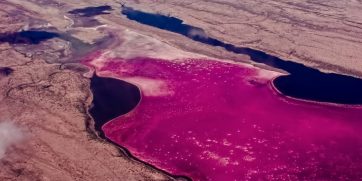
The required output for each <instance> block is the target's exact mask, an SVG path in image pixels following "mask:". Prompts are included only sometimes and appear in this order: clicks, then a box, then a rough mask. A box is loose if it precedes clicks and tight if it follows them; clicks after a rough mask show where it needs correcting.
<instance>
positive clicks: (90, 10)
mask: <svg viewBox="0 0 362 181" xmlns="http://www.w3.org/2000/svg"><path fill="white" fill-rule="evenodd" d="M111 10H113V9H112V7H111V6H97V7H86V8H80V9H74V10H71V11H68V13H69V14H73V15H78V16H82V17H92V16H97V15H102V14H109V12H107V11H111Z"/></svg>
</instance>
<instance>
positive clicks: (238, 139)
mask: <svg viewBox="0 0 362 181" xmlns="http://www.w3.org/2000/svg"><path fill="white" fill-rule="evenodd" d="M88 65H90V64H88ZM96 71H97V73H98V75H100V76H106V77H107V76H109V77H114V78H119V79H121V80H124V81H127V82H130V83H132V84H135V85H137V86H139V88H140V89H141V91H142V98H141V101H140V103H139V105H138V106H137V107H136V108H135V109H134V110H132V111H131V112H129V113H128V114H126V115H123V116H121V117H118V118H116V119H113V120H111V121H110V122H108V123H107V124H105V125H104V126H103V131H104V133H105V135H106V137H107V138H109V139H110V140H112V141H114V142H115V143H117V144H119V145H121V146H123V147H125V148H127V149H128V150H129V151H130V153H131V154H132V155H134V156H135V157H137V158H139V159H141V160H143V161H145V162H147V163H150V164H152V165H154V166H156V167H158V168H160V169H163V170H165V171H167V172H169V173H171V174H175V175H185V176H188V177H190V178H191V179H193V180H257V179H261V180H360V179H362V134H361V131H362V129H361V128H362V125H361V121H362V120H361V116H362V109H361V108H359V107H347V106H337V105H326V104H318V103H312V102H305V101H298V100H293V99H289V98H286V97H284V96H281V95H279V94H277V93H276V92H275V91H274V90H273V89H272V87H271V84H270V81H271V79H272V78H274V77H275V76H274V75H270V74H268V73H269V72H268V71H265V70H261V69H257V68H252V67H246V66H241V65H235V64H228V63H222V62H217V61H211V60H178V61H175V62H171V61H166V60H155V59H150V58H139V59H132V60H121V59H113V60H108V61H106V63H105V64H97V67H96ZM120 94H122V92H120Z"/></svg>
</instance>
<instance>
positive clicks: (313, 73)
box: [121, 6, 362, 104]
mask: <svg viewBox="0 0 362 181" xmlns="http://www.w3.org/2000/svg"><path fill="white" fill-rule="evenodd" d="M121 12H122V14H123V15H125V16H126V17H127V18H128V19H130V20H134V21H137V22H139V23H142V24H145V25H149V26H153V27H156V28H159V29H163V30H167V31H171V32H174V33H178V34H181V35H184V36H186V37H188V38H190V39H192V40H194V41H197V42H201V43H204V44H207V45H211V46H217V47H223V48H224V49H225V50H227V51H229V52H233V53H236V54H243V55H248V56H250V59H251V60H252V61H254V62H258V63H263V64H266V65H269V66H271V67H274V68H278V69H282V70H285V71H287V72H289V73H290V75H286V76H281V77H278V78H276V79H275V80H274V85H275V87H276V88H277V89H278V90H279V91H280V92H281V93H283V94H284V95H287V96H291V97H294V98H299V99H305V100H312V101H318V102H330V103H339V104H362V95H361V92H362V80H361V79H358V78H355V77H352V76H346V75H341V74H335V73H323V72H320V71H319V70H317V69H314V68H310V67H307V66H305V65H303V64H300V63H295V61H291V60H283V59H281V58H278V57H276V56H273V55H270V54H268V53H265V52H263V51H260V50H255V49H251V48H246V47H237V46H234V45H232V44H229V43H225V42H222V41H220V40H217V39H215V38H212V37H208V36H207V35H206V33H205V32H204V31H203V30H202V29H201V28H198V27H194V26H191V25H187V24H185V23H183V21H182V20H181V19H178V18H175V17H170V16H164V15H161V14H152V13H147V12H142V11H139V10H135V9H133V8H130V7H126V6H123V8H122V11H121ZM195 32H196V33H195Z"/></svg>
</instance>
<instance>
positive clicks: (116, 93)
mask: <svg viewBox="0 0 362 181" xmlns="http://www.w3.org/2000/svg"><path fill="white" fill-rule="evenodd" d="M90 86H91V90H92V93H93V102H92V107H91V108H90V109H89V113H90V114H91V116H92V117H93V119H94V120H95V128H96V129H97V130H101V129H100V128H101V126H102V125H103V124H104V123H106V122H108V121H109V120H112V119H114V118H116V117H118V116H120V115H123V114H126V113H128V112H129V111H131V110H132V109H133V108H135V107H136V106H137V104H138V102H139V101H140V99H141V92H140V90H139V89H138V88H137V86H135V85H133V84H130V83H128V82H125V81H122V80H118V79H113V78H105V77H98V76H97V75H94V76H93V77H92V79H91V85H90ZM120 92H121V94H120Z"/></svg>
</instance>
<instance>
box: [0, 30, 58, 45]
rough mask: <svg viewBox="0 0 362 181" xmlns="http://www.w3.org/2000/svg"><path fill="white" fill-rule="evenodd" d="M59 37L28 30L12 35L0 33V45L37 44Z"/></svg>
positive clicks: (52, 33)
mask: <svg viewBox="0 0 362 181" xmlns="http://www.w3.org/2000/svg"><path fill="white" fill-rule="evenodd" d="M56 37H59V34H58V33H54V32H48V31H40V30H39V31H38V30H29V31H21V32H14V33H1V34H0V43H5V42H7V43H10V44H39V43H40V42H42V41H45V40H49V39H52V38H56Z"/></svg>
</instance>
